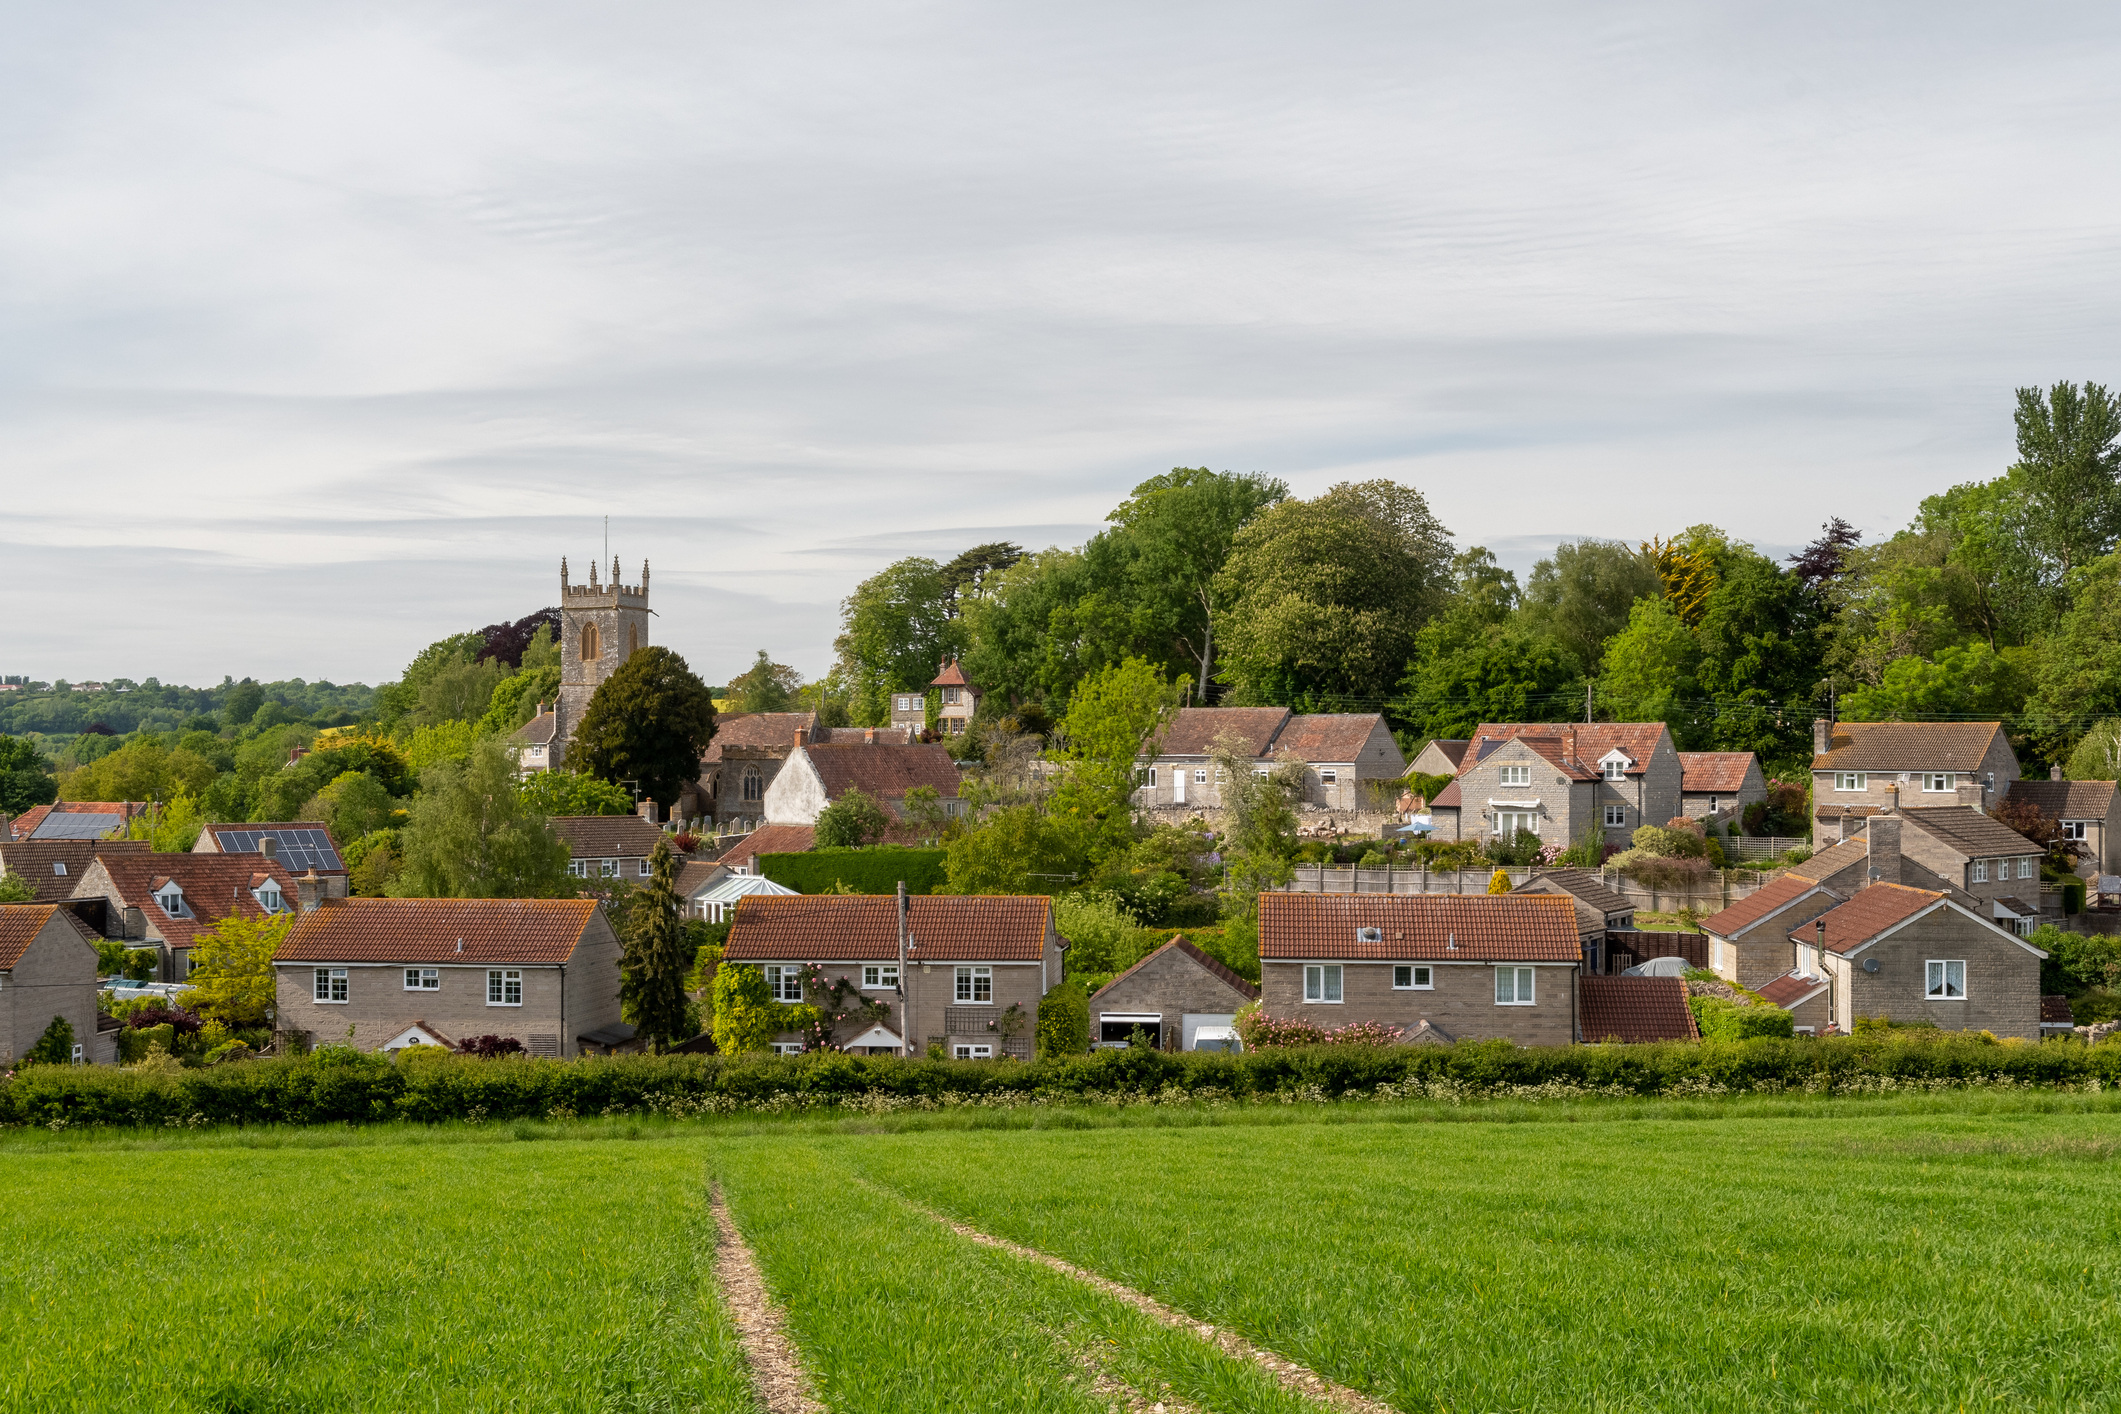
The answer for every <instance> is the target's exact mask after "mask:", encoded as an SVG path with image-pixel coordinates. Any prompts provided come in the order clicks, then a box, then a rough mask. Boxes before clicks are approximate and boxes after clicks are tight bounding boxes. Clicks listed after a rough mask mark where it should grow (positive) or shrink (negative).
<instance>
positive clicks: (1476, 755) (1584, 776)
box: [1458, 732, 1598, 781]
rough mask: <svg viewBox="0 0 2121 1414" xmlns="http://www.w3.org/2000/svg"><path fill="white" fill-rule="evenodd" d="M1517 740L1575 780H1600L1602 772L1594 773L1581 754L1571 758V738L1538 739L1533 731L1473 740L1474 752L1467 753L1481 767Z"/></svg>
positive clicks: (1462, 766)
mask: <svg viewBox="0 0 2121 1414" xmlns="http://www.w3.org/2000/svg"><path fill="white" fill-rule="evenodd" d="M1513 741H1514V742H1516V743H1518V744H1519V745H1520V746H1523V747H1524V748H1525V749H1526V750H1528V751H1530V752H1532V753H1533V754H1534V755H1536V756H1538V757H1540V758H1541V759H1542V760H1544V761H1546V762H1547V763H1548V764H1549V765H1551V766H1553V767H1554V768H1555V769H1556V770H1558V771H1561V772H1563V773H1564V774H1566V775H1567V776H1568V777H1569V778H1570V779H1572V780H1578V781H1595V780H1597V779H1598V772H1596V771H1594V770H1592V769H1591V767H1590V765H1589V764H1588V763H1586V762H1585V761H1584V760H1583V758H1582V757H1581V756H1580V755H1578V756H1570V755H1569V751H1568V745H1569V744H1568V740H1567V738H1565V737H1561V736H1558V735H1557V736H1535V735H1533V734H1532V733H1530V732H1520V733H1515V734H1512V735H1509V736H1486V737H1475V738H1473V746H1472V749H1471V750H1470V751H1469V752H1468V753H1467V754H1468V755H1469V756H1470V757H1471V758H1472V760H1473V764H1475V765H1478V764H1479V763H1481V762H1482V761H1485V760H1487V759H1488V758H1489V757H1490V756H1493V755H1494V754H1495V753H1496V752H1497V751H1498V750H1500V749H1501V748H1502V747H1504V746H1507V745H1508V744H1509V743H1511V742H1513ZM1458 764H1459V770H1460V771H1461V772H1463V771H1464V770H1465V765H1466V763H1465V762H1464V761H1461V762H1459V763H1458Z"/></svg>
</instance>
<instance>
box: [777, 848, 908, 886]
mask: <svg viewBox="0 0 2121 1414" xmlns="http://www.w3.org/2000/svg"><path fill="white" fill-rule="evenodd" d="M943 859H944V851H942V850H939V849H908V848H906V847H905V846H903V845H876V846H871V847H869V848H866V849H816V850H811V851H809V852H807V853H804V854H762V855H760V856H759V873H761V874H763V875H765V876H766V877H767V878H769V879H771V880H773V882H774V883H776V884H782V885H785V886H787V887H788V888H791V889H794V890H795V891H796V892H797V893H799V894H819V893H823V892H824V891H825V890H826V889H829V888H831V887H832V886H833V885H834V884H835V883H837V884H843V885H845V886H846V887H847V888H850V889H852V890H854V891H855V892H856V893H858V894H895V893H897V892H898V886H899V880H901V879H903V880H905V881H906V892H907V893H909V894H932V893H934V892H935V891H936V890H937V889H939V888H941V887H942V885H943V882H944V872H943Z"/></svg>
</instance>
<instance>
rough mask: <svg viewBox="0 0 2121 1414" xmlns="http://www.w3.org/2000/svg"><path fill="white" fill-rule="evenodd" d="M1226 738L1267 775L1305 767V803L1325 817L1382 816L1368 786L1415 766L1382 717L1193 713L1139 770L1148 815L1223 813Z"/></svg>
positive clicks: (1177, 721) (1253, 710)
mask: <svg viewBox="0 0 2121 1414" xmlns="http://www.w3.org/2000/svg"><path fill="white" fill-rule="evenodd" d="M1224 738H1228V739H1229V740H1230V741H1232V742H1233V743H1234V744H1235V745H1236V747H1237V750H1238V753H1239V754H1240V755H1241V756H1242V757H1244V758H1245V759H1246V760H1247V761H1249V762H1251V763H1252V770H1253V772H1254V773H1255V774H1258V775H1264V774H1266V773H1267V772H1268V771H1271V770H1272V769H1273V768H1274V766H1275V763H1276V762H1278V761H1283V760H1290V759H1293V760H1297V761H1301V762H1302V763H1303V765H1304V786H1303V801H1304V803H1305V804H1307V805H1311V806H1314V807H1317V808H1319V809H1324V810H1342V811H1357V810H1363V809H1368V808H1377V807H1376V805H1375V803H1374V802H1370V801H1367V800H1365V799H1364V796H1363V791H1362V783H1363V782H1364V781H1394V780H1398V779H1399V778H1400V777H1401V776H1404V775H1405V774H1406V773H1407V758H1406V756H1405V755H1404V754H1403V753H1401V751H1400V749H1399V743H1398V742H1397V741H1396V740H1394V739H1393V736H1392V732H1391V729H1390V728H1389V727H1387V726H1386V725H1385V719H1384V718H1383V717H1381V716H1379V715H1378V714H1377V713H1375V712H1311V713H1296V712H1291V711H1290V710H1289V709H1288V708H1286V707H1187V708H1183V709H1181V710H1180V711H1179V712H1178V713H1177V714H1176V715H1175V716H1173V718H1172V719H1171V722H1170V724H1169V725H1168V726H1166V727H1165V729H1164V732H1163V735H1162V736H1161V737H1160V738H1158V739H1157V740H1156V741H1155V742H1152V743H1149V745H1148V747H1147V748H1146V749H1145V750H1144V751H1143V753H1142V756H1141V759H1140V761H1139V762H1138V763H1137V764H1138V768H1139V773H1140V776H1141V781H1142V785H1141V789H1140V790H1139V791H1137V792H1136V799H1137V800H1139V801H1140V802H1141V804H1142V805H1143V806H1145V807H1150V808H1154V807H1158V806H1167V807H1184V808H1187V809H1216V808H1218V807H1220V805H1221V804H1222V790H1221V788H1220V786H1219V785H1218V783H1217V782H1216V780H1215V769H1214V764H1213V762H1212V761H1210V759H1209V757H1210V754H1211V753H1212V752H1213V751H1214V750H1215V746H1216V743H1217V742H1218V741H1220V740H1222V739H1224Z"/></svg>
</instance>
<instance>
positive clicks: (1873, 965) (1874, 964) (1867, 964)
mask: <svg viewBox="0 0 2121 1414" xmlns="http://www.w3.org/2000/svg"><path fill="white" fill-rule="evenodd" d="M1863 970H1864V971H1865V972H1876V971H1877V970H1878V959H1877V958H1875V957H1867V958H1865V959H1864V960H1863Z"/></svg>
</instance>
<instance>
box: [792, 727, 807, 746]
mask: <svg viewBox="0 0 2121 1414" xmlns="http://www.w3.org/2000/svg"><path fill="white" fill-rule="evenodd" d="M795 744H796V745H797V746H808V745H810V728H808V727H797V728H796V729H795Z"/></svg>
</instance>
